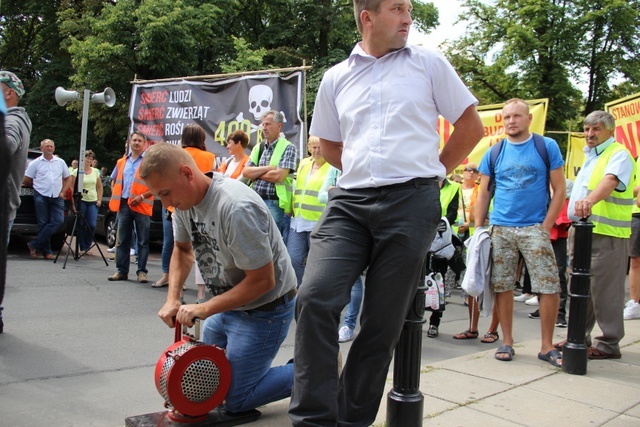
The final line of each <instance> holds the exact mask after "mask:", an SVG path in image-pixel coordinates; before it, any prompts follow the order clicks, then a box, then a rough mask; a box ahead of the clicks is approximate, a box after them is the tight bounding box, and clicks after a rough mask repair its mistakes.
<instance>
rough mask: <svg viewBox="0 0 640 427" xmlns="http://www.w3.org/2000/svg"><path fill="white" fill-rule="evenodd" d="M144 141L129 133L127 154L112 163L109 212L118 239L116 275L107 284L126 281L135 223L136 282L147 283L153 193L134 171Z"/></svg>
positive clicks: (140, 159)
mask: <svg viewBox="0 0 640 427" xmlns="http://www.w3.org/2000/svg"><path fill="white" fill-rule="evenodd" d="M146 142H147V138H146V137H145V136H144V134H142V133H141V132H138V131H136V132H133V133H132V134H131V137H130V138H129V148H130V152H129V154H127V155H126V156H124V157H122V158H121V159H120V160H118V162H117V163H116V168H115V169H114V171H113V174H112V178H113V184H112V185H113V187H112V190H111V200H110V201H109V209H111V210H112V211H114V212H118V240H117V242H116V273H115V274H114V275H113V276H109V280H110V281H116V280H127V279H128V275H129V263H130V255H129V251H130V249H131V236H132V234H133V226H134V224H135V227H136V232H137V235H138V270H137V272H136V273H137V275H138V282H140V283H147V282H148V279H147V258H148V257H149V226H150V223H151V214H152V213H153V194H152V193H151V191H149V189H148V188H147V186H146V185H145V183H144V181H143V180H142V179H140V176H139V174H138V169H139V168H140V164H141V163H142V158H143V154H144V147H145V145H146Z"/></svg>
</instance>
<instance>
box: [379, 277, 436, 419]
mask: <svg viewBox="0 0 640 427" xmlns="http://www.w3.org/2000/svg"><path fill="white" fill-rule="evenodd" d="M424 277H425V271H424V269H423V272H422V274H421V279H420V283H419V284H418V290H417V292H416V296H415V298H414V300H413V304H412V306H411V307H410V308H409V312H408V313H407V318H406V319H405V321H404V326H403V328H402V333H401V334H400V340H399V341H398V345H397V346H396V350H395V353H394V360H393V389H391V391H390V392H389V393H388V394H387V422H386V425H387V427H418V426H421V425H422V413H423V407H424V396H423V395H422V393H421V392H420V356H421V353H422V325H423V324H424V323H425V320H424V312H425V307H424V298H425V291H426V290H427V287H426V286H425V283H424Z"/></svg>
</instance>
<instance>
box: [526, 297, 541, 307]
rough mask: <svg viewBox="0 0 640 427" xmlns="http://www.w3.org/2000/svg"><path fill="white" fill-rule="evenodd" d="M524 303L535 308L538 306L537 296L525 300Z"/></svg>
mask: <svg viewBox="0 0 640 427" xmlns="http://www.w3.org/2000/svg"><path fill="white" fill-rule="evenodd" d="M524 303H525V304H527V305H533V306H537V305H538V296H537V295H534V296H533V297H531V298H529V299H528V300H526V301H525V302H524Z"/></svg>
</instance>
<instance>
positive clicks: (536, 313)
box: [529, 310, 540, 319]
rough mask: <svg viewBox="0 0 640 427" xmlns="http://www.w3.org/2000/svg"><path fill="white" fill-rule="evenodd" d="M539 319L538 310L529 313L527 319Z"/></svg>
mask: <svg viewBox="0 0 640 427" xmlns="http://www.w3.org/2000/svg"><path fill="white" fill-rule="evenodd" d="M539 318H540V310H536V311H534V312H533V313H529V319H539Z"/></svg>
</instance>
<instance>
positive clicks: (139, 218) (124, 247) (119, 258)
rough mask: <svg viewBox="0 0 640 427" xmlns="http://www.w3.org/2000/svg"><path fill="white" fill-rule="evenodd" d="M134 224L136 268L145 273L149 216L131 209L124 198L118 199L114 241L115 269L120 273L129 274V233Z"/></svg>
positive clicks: (130, 233) (147, 255)
mask: <svg viewBox="0 0 640 427" xmlns="http://www.w3.org/2000/svg"><path fill="white" fill-rule="evenodd" d="M134 224H135V227H136V233H137V235H138V269H137V271H136V274H138V273H140V272H145V273H147V259H148V258H149V227H150V224H151V217H150V216H147V215H143V214H141V213H139V212H135V211H132V210H131V209H130V208H129V205H128V204H127V200H126V199H122V200H121V201H120V210H119V211H118V241H117V243H116V248H117V249H116V271H117V272H118V273H120V274H129V262H130V258H131V257H130V255H129V250H130V249H131V235H132V233H133V226H134Z"/></svg>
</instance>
